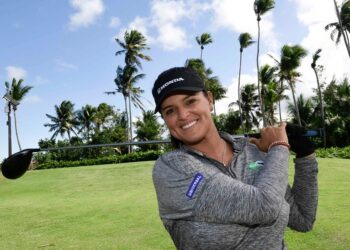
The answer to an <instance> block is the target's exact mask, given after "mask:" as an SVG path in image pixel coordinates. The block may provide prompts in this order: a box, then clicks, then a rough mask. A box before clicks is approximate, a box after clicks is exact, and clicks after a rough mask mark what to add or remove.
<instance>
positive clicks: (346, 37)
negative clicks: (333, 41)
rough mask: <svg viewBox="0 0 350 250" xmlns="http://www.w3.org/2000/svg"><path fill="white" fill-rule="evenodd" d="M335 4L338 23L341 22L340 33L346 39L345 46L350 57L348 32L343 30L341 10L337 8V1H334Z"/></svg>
mask: <svg viewBox="0 0 350 250" xmlns="http://www.w3.org/2000/svg"><path fill="white" fill-rule="evenodd" d="M333 2H334V7H335V11H336V13H337V17H338V22H339V25H340V31H341V33H342V35H343V39H344V43H345V46H346V50H347V51H348V55H349V57H350V44H349V39H348V36H347V34H346V31H344V29H343V24H342V21H341V18H340V13H339V9H338V6H337V2H336V1H335V0H333Z"/></svg>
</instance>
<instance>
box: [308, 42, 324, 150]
mask: <svg viewBox="0 0 350 250" xmlns="http://www.w3.org/2000/svg"><path fill="white" fill-rule="evenodd" d="M321 51H322V50H321V49H318V50H317V51H316V52H315V54H313V56H312V63H311V68H312V69H313V71H314V73H315V76H316V81H317V89H318V99H319V102H320V109H321V119H322V129H323V146H324V147H326V125H325V118H324V108H323V100H322V91H321V86H320V80H319V78H318V73H317V67H316V66H317V65H316V63H317V60H318V59H319V58H320V53H321Z"/></svg>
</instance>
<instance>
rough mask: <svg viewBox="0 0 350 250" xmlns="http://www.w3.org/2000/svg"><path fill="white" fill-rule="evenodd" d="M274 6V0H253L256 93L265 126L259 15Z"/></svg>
mask: <svg viewBox="0 0 350 250" xmlns="http://www.w3.org/2000/svg"><path fill="white" fill-rule="evenodd" d="M274 7H275V1H274V0H255V1H254V12H255V15H256V20H257V22H258V44H257V52H256V70H257V76H258V77H257V78H258V79H257V81H258V93H259V103H260V110H261V112H262V119H263V125H264V127H265V126H266V119H265V108H264V100H263V98H262V96H261V87H260V79H259V78H260V73H259V70H260V66H259V52H260V21H261V16H262V15H264V14H265V13H267V12H268V11H269V10H271V9H273V8H274Z"/></svg>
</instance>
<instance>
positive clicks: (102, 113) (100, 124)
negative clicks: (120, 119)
mask: <svg viewBox="0 0 350 250" xmlns="http://www.w3.org/2000/svg"><path fill="white" fill-rule="evenodd" d="M113 116H114V111H113V107H112V106H110V105H108V104H107V103H105V102H103V103H100V104H99V105H98V106H97V109H96V115H95V119H94V123H95V129H96V132H97V133H99V132H101V130H102V129H104V128H107V127H108V123H110V121H111V119H112V118H113Z"/></svg>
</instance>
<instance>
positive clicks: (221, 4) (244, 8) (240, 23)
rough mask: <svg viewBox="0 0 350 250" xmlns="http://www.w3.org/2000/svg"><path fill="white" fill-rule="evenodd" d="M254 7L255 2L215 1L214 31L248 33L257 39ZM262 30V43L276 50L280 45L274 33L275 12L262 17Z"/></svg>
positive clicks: (269, 48) (213, 9)
mask: <svg viewBox="0 0 350 250" xmlns="http://www.w3.org/2000/svg"><path fill="white" fill-rule="evenodd" d="M253 6H254V0H246V1H240V2H238V1H232V0H213V1H212V4H211V9H212V11H213V18H212V20H211V26H212V27H213V28H214V29H222V28H224V29H228V30H231V31H233V32H237V33H239V34H240V33H243V32H248V33H250V34H251V35H252V36H253V37H254V38H255V39H257V36H258V27H257V21H256V15H255V12H254V7H253ZM260 28H261V32H260V34H261V41H262V43H263V44H264V45H265V46H266V47H267V49H268V50H275V49H276V47H277V44H278V43H277V38H276V36H275V33H274V23H273V11H270V12H268V13H266V14H265V15H263V16H262V18H261V21H260Z"/></svg>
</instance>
